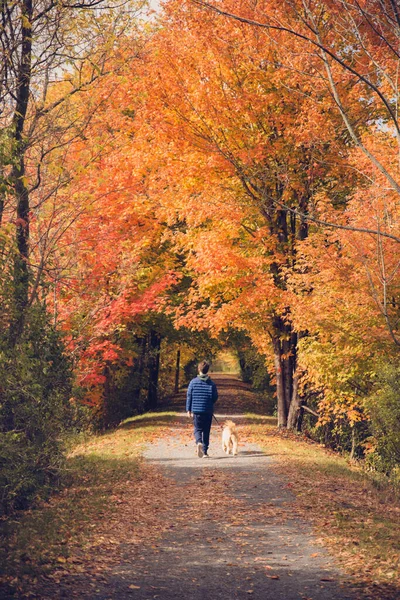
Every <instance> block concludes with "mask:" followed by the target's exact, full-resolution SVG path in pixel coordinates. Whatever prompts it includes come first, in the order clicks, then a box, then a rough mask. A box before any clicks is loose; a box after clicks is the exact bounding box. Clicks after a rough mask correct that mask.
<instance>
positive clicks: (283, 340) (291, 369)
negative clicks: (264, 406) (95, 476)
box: [272, 315, 297, 427]
mask: <svg viewBox="0 0 400 600" xmlns="http://www.w3.org/2000/svg"><path fill="white" fill-rule="evenodd" d="M274 333H275V334H274V336H273V340H272V344H273V348H274V365H275V378H276V395H277V401H278V427H287V426H288V416H289V412H290V407H291V403H292V399H293V392H294V383H295V380H294V373H295V370H296V348H297V334H296V333H295V332H294V331H293V327H292V324H291V323H290V322H288V321H287V320H285V321H284V320H283V319H282V318H281V317H280V316H278V315H276V316H275V318H274ZM295 395H297V391H296V393H295Z"/></svg>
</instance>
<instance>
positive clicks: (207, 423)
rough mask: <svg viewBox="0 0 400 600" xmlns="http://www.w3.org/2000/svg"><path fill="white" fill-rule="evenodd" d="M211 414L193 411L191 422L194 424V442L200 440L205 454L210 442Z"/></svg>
mask: <svg viewBox="0 0 400 600" xmlns="http://www.w3.org/2000/svg"><path fill="white" fill-rule="evenodd" d="M211 421H212V415H209V414H207V413H194V414H193V424H194V437H195V440H196V444H198V443H199V442H201V443H202V444H203V452H204V453H205V454H206V453H207V450H208V446H209V444H210V429H211Z"/></svg>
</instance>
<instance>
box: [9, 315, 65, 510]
mask: <svg viewBox="0 0 400 600" xmlns="http://www.w3.org/2000/svg"><path fill="white" fill-rule="evenodd" d="M0 382H1V383H0V447H1V449H0V489H1V492H0V514H1V513H3V514H4V513H9V512H10V511H11V510H13V509H17V508H25V507H26V506H27V505H28V504H29V503H30V502H31V501H32V500H33V499H34V498H35V497H36V496H37V495H38V494H42V493H45V492H46V490H47V486H49V485H51V484H54V480H55V479H57V478H58V477H59V473H60V467H61V464H62V461H63V448H64V445H63V440H64V436H63V434H64V432H65V431H66V430H67V429H69V428H71V426H72V425H73V414H72V411H71V407H70V404H69V398H70V395H71V370H70V365H69V364H68V360H67V359H66V357H65V355H64V352H63V344H62V341H61V339H60V336H59V334H58V333H57V332H56V331H55V330H54V328H52V327H51V326H50V324H49V323H48V319H47V316H46V313H45V311H44V310H43V309H40V308H35V309H33V310H32V311H31V313H30V314H29V315H28V319H27V322H26V326H25V330H24V333H23V336H22V337H21V339H20V340H19V341H18V343H17V344H16V345H15V346H13V347H10V345H9V343H8V339H7V337H6V335H4V336H3V338H2V339H0Z"/></svg>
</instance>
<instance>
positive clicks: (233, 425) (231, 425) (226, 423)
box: [224, 420, 236, 431]
mask: <svg viewBox="0 0 400 600" xmlns="http://www.w3.org/2000/svg"><path fill="white" fill-rule="evenodd" d="M224 427H229V429H231V430H232V431H234V430H235V429H236V424H235V423H234V422H233V421H230V420H228V421H225V423H224Z"/></svg>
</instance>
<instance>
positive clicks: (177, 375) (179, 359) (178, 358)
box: [174, 350, 181, 394]
mask: <svg viewBox="0 0 400 600" xmlns="http://www.w3.org/2000/svg"><path fill="white" fill-rule="evenodd" d="M180 364H181V351H180V350H178V351H177V353H176V366H175V387H174V391H175V394H177V393H178V392H179V369H180Z"/></svg>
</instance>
